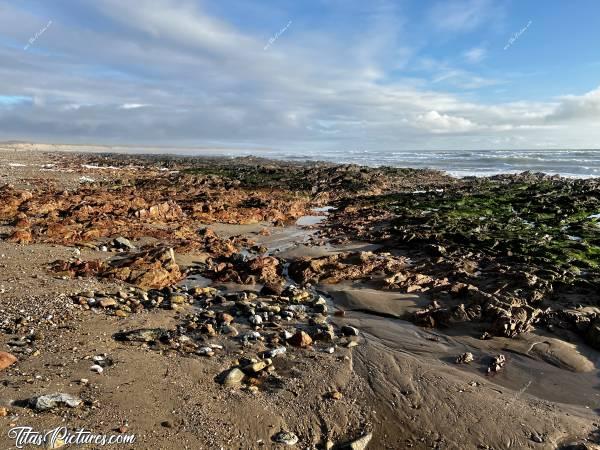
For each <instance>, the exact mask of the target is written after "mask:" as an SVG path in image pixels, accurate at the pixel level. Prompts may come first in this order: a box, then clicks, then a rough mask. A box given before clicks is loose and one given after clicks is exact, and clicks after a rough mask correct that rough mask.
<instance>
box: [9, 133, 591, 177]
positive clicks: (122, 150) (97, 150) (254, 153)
mask: <svg viewBox="0 0 600 450" xmlns="http://www.w3.org/2000/svg"><path fill="white" fill-rule="evenodd" d="M7 146H8V147H12V148H7ZM83 148H85V150H84V149H83ZM0 149H2V150H6V151H11V150H14V151H19V150H24V151H36V152H45V151H53V152H68V153H82V154H86V153H90V154H105V153H106V154H115V155H121V154H123V155H131V156H138V157H165V158H168V157H172V158H182V159H186V158H198V159H202V158H209V159H212V158H223V159H234V160H235V159H239V158H255V159H257V160H268V161H272V162H283V163H297V164H340V165H346V164H356V165H359V166H364V167H369V168H373V169H377V168H385V167H393V168H407V169H415V170H421V169H422V170H436V171H440V172H443V173H444V174H447V175H449V176H452V177H454V178H458V179H462V178H470V177H477V178H486V177H493V176H497V175H509V174H521V173H542V174H544V175H547V176H560V177H562V178H568V179H593V178H598V177H600V173H598V174H581V173H579V174H578V173H572V172H569V171H568V170H562V171H556V170H551V169H547V170H531V169H490V168H488V169H464V168H443V167H439V166H435V167H424V166H420V165H415V166H410V165H407V164H401V163H398V164H388V163H385V162H381V163H374V164H365V162H364V161H354V162H352V161H348V162H339V158H338V157H335V158H333V157H331V158H330V159H329V160H328V159H322V157H321V158H320V157H318V156H308V155H307V156H306V158H305V157H295V156H291V155H288V156H284V157H281V158H278V157H276V155H272V154H270V153H281V152H280V151H278V150H273V149H259V148H256V149H233V148H217V147H204V148H199V147H168V146H155V147H153V146H138V145H93V144H91V145H88V144H44V143H32V142H16V143H14V142H11V141H7V142H0ZM136 150H139V151H136ZM153 150H155V151H153ZM168 150H173V151H168ZM185 150H188V151H189V152H190V153H185ZM179 151H181V153H178V152H179ZM523 151H526V152H534V153H545V152H558V153H563V152H567V151H568V150H553V149H544V150H537V149H536V150H523ZM569 151H570V150H569ZM577 151H581V152H597V153H598V154H599V155H600V149H580V150H577ZM202 152H205V153H207V154H202ZM228 152H229V154H227V153H228ZM423 152H424V153H430V154H435V153H440V151H437V150H424V151H423ZM469 152H473V151H464V150H452V151H445V152H442V153H456V154H460V153H469ZM481 152H484V151H483V150H482V151H481ZM510 152H518V151H517V150H511V151H510ZM219 153H224V154H219ZM400 153H402V152H400ZM404 153H406V154H413V153H418V152H415V151H409V150H407V151H406V152H404ZM442 164H443V162H442Z"/></svg>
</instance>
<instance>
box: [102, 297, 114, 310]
mask: <svg viewBox="0 0 600 450" xmlns="http://www.w3.org/2000/svg"><path fill="white" fill-rule="evenodd" d="M99 303H100V306H102V307H103V308H110V307H112V306H116V304H117V301H116V300H115V299H114V298H103V299H102V300H100V302H99Z"/></svg>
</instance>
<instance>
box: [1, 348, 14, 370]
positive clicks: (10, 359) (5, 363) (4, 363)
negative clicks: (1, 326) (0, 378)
mask: <svg viewBox="0 0 600 450" xmlns="http://www.w3.org/2000/svg"><path fill="white" fill-rule="evenodd" d="M16 362H17V357H16V356H15V355H12V354H10V353H6V352H0V370H4V369H6V368H7V367H10V366H12V365H13V364H14V363H16Z"/></svg>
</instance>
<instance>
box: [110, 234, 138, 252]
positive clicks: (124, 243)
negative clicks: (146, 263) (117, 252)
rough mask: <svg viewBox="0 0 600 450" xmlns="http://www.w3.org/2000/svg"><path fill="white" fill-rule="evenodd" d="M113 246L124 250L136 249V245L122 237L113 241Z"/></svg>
mask: <svg viewBox="0 0 600 450" xmlns="http://www.w3.org/2000/svg"><path fill="white" fill-rule="evenodd" d="M112 244H113V246H114V247H117V248H122V249H124V250H133V249H134V248H135V245H133V244H132V243H131V241H130V240H129V239H127V238H124V237H122V236H119V237H118V238H116V239H113V241H112Z"/></svg>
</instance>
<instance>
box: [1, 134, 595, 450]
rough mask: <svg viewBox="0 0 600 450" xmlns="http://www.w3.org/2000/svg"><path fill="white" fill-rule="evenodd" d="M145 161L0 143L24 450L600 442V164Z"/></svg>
mask: <svg viewBox="0 0 600 450" xmlns="http://www.w3.org/2000/svg"><path fill="white" fill-rule="evenodd" d="M130 150H131V149H127V148H115V147H103V146H89V148H88V147H86V146H66V145H54V144H28V143H4V144H2V145H1V146H0V268H1V269H2V270H1V271H0V310H1V312H2V315H1V317H0V328H1V331H2V334H1V335H0V351H1V352H3V354H2V355H3V356H2V358H0V368H1V369H0V380H1V382H0V416H1V417H0V423H2V428H3V430H5V432H3V433H2V436H0V444H1V446H2V448H15V441H14V439H9V437H8V430H10V429H13V428H15V427H21V426H29V427H33V429H35V430H39V431H42V430H50V429H53V428H55V427H58V426H61V425H65V426H67V427H69V429H73V430H76V429H80V428H84V429H86V430H92V431H93V432H94V433H97V434H104V435H110V434H114V435H128V434H134V435H135V444H131V445H125V446H123V448H157V449H180V448H205V449H213V448H215V449H216V448H226V449H229V448H232V449H234V448H235V449H237V448H239V449H250V448H256V449H260V448H273V449H275V448H277V449H283V448H290V447H291V446H296V448H323V449H329V448H336V449H341V448H350V449H365V448H368V449H400V448H416V449H430V448H440V449H442V448H443V449H464V448H481V449H501V448H531V449H557V448H565V449H566V448H573V449H574V448H597V446H596V443H597V442H598V437H597V430H598V425H597V411H598V408H600V395H599V393H598V392H599V391H598V376H599V374H600V372H599V366H598V361H599V356H600V316H599V314H600V309H599V308H598V300H599V298H598V292H599V291H598V288H599V287H600V286H599V284H600V238H599V237H598V230H599V226H600V224H599V222H598V219H599V217H598V214H599V213H600V182H598V181H597V179H595V178H593V176H594V174H595V170H596V166H595V164H596V162H593V161H592V162H590V163H589V165H588V166H586V167H588V168H589V170H588V169H585V170H582V169H577V170H576V169H575V167H580V166H581V161H579V160H577V158H579V159H581V160H584V159H586V160H591V159H594V158H596V157H595V156H594V154H591V153H585V154H583V153H582V154H581V155H579V156H577V155H575V156H572V158H575V159H574V160H573V162H571V163H569V164H567V165H565V164H563V165H562V166H561V165H560V163H559V162H556V161H559V160H560V155H558V156H557V155H556V154H554V155H553V158H554V161H555V162H553V163H552V162H548V161H546V160H545V161H543V167H541V166H540V165H539V164H538V165H536V164H535V163H533V162H532V163H531V164H532V167H531V169H532V170H531V171H528V172H524V170H520V169H518V167H521V165H519V164H517V163H514V165H513V166H511V167H510V168H509V169H507V170H502V167H501V166H498V164H495V163H494V164H491V163H489V161H488V162H483V163H482V162H481V161H478V162H477V161H476V162H473V163H472V168H471V169H473V170H470V169H469V168H468V167H467V168H465V166H464V164H463V166H460V167H459V166H458V165H457V164H458V163H456V162H448V159H447V160H446V162H445V163H444V160H443V158H441V157H439V158H437V159H434V160H432V159H431V158H430V159H429V160H428V161H427V164H426V163H425V161H423V164H421V163H417V162H415V161H416V159H415V158H416V157H417V155H413V156H412V157H411V158H412V159H411V160H410V161H409V165H401V164H400V162H398V161H395V162H393V163H392V164H387V163H386V161H385V160H381V161H379V160H378V161H375V162H374V163H372V164H367V163H366V162H365V161H364V159H356V160H353V159H352V158H353V156H351V157H350V160H348V161H340V160H339V158H337V157H336V156H335V155H332V156H331V157H330V158H329V159H330V160H329V161H327V159H328V158H327V157H322V158H318V157H317V156H315V157H314V158H303V159H302V160H301V161H300V160H298V159H294V158H276V159H274V158H271V157H270V156H269V154H260V152H258V153H256V152H252V156H251V155H250V154H248V155H235V154H225V155H223V154H221V155H220V156H218V155H217V154H216V153H218V152H217V151H215V154H210V153H209V154H206V155H204V154H203V155H202V156H198V155H190V154H177V155H175V154H172V153H171V154H161V152H159V151H152V152H148V153H152V154H143V153H144V151H143V150H144V149H136V151H130ZM177 153H179V152H177ZM325 156H327V155H325ZM438 156H439V155H438ZM495 157H496V158H501V159H502V158H504V159H506V158H510V155H504V156H503V155H498V154H496V156H495ZM522 157H524V158H529V159H530V160H531V161H534V160H535V158H536V156H535V155H534V153H533V152H532V154H530V155H525V156H522ZM537 157H538V159H539V158H542V159H543V158H544V156H543V155H542V156H541V157H540V156H539V155H538V156H537ZM370 158H371V162H373V156H372V155H371V156H370ZM448 158H455V159H456V160H458V159H460V158H459V157H458V156H456V154H453V155H451V157H450V156H449V157H448ZM306 159H308V160H306ZM313 159H314V160H313ZM316 159H319V160H320V161H316ZM463 159H464V158H463ZM323 160H325V161H323ZM335 160H337V161H338V162H340V163H343V164H336V163H335V162H333V161H335ZM432 161H434V162H433V163H432ZM471 161H473V160H471ZM594 161H595V159H594ZM411 162H412V163H411ZM504 162H505V163H506V161H504ZM351 163H354V164H351ZM538 163H539V160H538ZM547 167H550V169H548V170H545V171H546V172H547V173H549V175H547V174H542V173H538V172H540V171H544V170H541V168H547ZM552 167H554V168H555V169H556V170H552ZM482 168H483V169H485V170H481V169H482ZM527 168H529V167H528V166H527V167H526V169H527ZM476 172H477V173H476ZM515 172H524V173H515ZM557 173H558V174H562V175H565V176H559V175H555V174H557ZM475 174H476V175H478V176H477V177H473V176H471V175H475ZM452 175H461V177H458V176H452ZM464 175H469V176H467V177H462V176H464ZM6 355H8V356H6ZM51 394H64V396H63V397H59V398H58V399H57V398H54V400H53V403H52V405H51V406H50V407H47V408H46V407H45V406H44V405H43V404H41V403H40V398H42V400H44V401H48V399H46V398H45V397H44V396H48V395H51ZM69 399H70V400H69ZM67 400H69V401H67ZM42 403H43V402H42ZM56 448H58V447H56Z"/></svg>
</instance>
